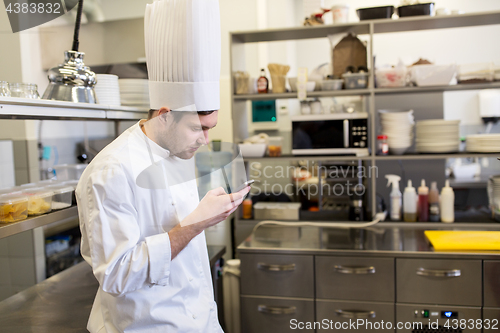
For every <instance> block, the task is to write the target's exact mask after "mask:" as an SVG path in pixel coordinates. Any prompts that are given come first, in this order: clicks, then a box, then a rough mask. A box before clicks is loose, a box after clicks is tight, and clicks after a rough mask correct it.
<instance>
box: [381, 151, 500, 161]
mask: <svg viewBox="0 0 500 333" xmlns="http://www.w3.org/2000/svg"><path fill="white" fill-rule="evenodd" d="M499 156H500V152H498V153H451V154H411V155H410V154H409V155H387V156H375V160H377V161H394V160H440V159H445V158H468V157H493V158H496V157H499Z"/></svg>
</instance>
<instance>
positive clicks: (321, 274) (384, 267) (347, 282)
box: [315, 256, 395, 302]
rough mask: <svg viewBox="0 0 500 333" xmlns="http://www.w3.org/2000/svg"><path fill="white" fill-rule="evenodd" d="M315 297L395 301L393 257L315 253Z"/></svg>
mask: <svg viewBox="0 0 500 333" xmlns="http://www.w3.org/2000/svg"><path fill="white" fill-rule="evenodd" d="M315 269H316V298H329V299H337V300H358V301H379V302H394V301H395V299H394V290H395V285H394V259H392V258H370V257H364V258H356V257H333V256H328V257H327V256H316V257H315Z"/></svg>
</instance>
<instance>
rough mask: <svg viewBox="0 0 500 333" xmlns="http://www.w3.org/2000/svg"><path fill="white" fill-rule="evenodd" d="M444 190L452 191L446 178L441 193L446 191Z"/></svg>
mask: <svg viewBox="0 0 500 333" xmlns="http://www.w3.org/2000/svg"><path fill="white" fill-rule="evenodd" d="M446 192H451V193H453V188H452V187H451V186H450V181H449V180H448V179H447V180H446V183H445V186H444V187H443V189H442V190H441V193H446Z"/></svg>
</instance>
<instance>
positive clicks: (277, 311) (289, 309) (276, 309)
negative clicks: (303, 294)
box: [257, 305, 297, 315]
mask: <svg viewBox="0 0 500 333" xmlns="http://www.w3.org/2000/svg"><path fill="white" fill-rule="evenodd" d="M257 310H259V312H262V313H269V314H273V315H288V314H295V312H296V311H297V308H296V307H295V306H267V305H259V306H258V307H257Z"/></svg>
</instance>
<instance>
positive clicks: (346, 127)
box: [344, 119, 349, 148]
mask: <svg viewBox="0 0 500 333" xmlns="http://www.w3.org/2000/svg"><path fill="white" fill-rule="evenodd" d="M344 148H349V120H348V119H344Z"/></svg>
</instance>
